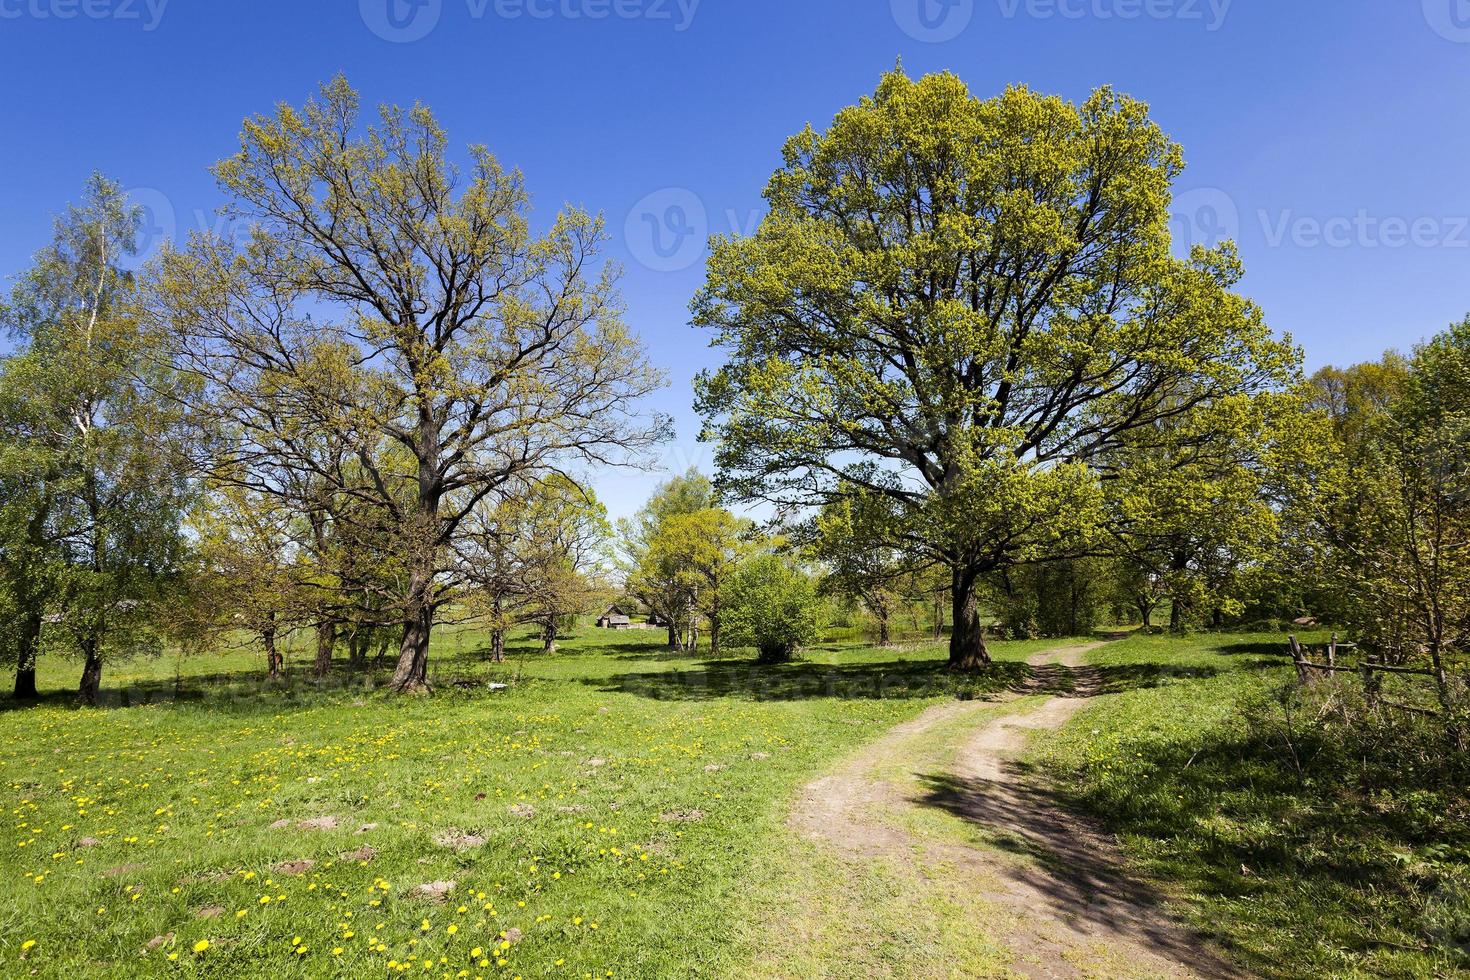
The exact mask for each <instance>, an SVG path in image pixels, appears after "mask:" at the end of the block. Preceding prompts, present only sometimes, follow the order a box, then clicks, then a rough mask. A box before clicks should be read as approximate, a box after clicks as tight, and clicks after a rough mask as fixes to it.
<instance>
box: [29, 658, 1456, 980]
mask: <svg viewBox="0 0 1470 980" xmlns="http://www.w3.org/2000/svg"><path fill="white" fill-rule="evenodd" d="M1051 645H1054V642H1051V643H1049V642H1044V641H1043V642H1033V643H1006V644H997V646H996V653H997V657H998V660H999V663H998V666H997V668H996V670H995V671H994V673H993V674H992V675H991V676H989V677H987V678H985V679H983V680H961V679H959V678H955V677H953V676H951V675H948V674H946V673H944V672H943V671H942V670H940V669H939V668H940V666H941V665H942V661H943V654H942V652H941V650H940V649H939V648H938V647H936V646H933V645H918V646H915V647H912V648H908V649H904V650H902V651H895V650H877V649H873V648H870V647H864V646H862V645H860V644H859V643H857V642H855V641H847V642H840V643H831V644H828V645H826V646H821V647H818V648H816V649H813V650H810V651H807V653H806V658H807V659H806V660H805V661H803V662H801V663H797V664H792V665H789V666H785V667H779V668H769V667H766V668H757V667H756V666H755V665H754V664H752V663H751V662H749V661H748V660H744V659H729V660H722V661H715V662H710V661H708V660H706V659H704V658H703V657H695V656H691V657H678V656H670V655H668V654H666V653H665V652H664V651H663V649H662V635H661V634H659V633H656V632H630V633H616V634H613V633H605V632H597V631H590V630H589V631H584V632H581V633H579V634H578V635H577V636H575V637H574V638H573V639H571V640H569V641H568V642H566V643H564V644H563V646H562V649H561V650H560V651H559V652H557V653H556V654H554V655H550V656H548V655H544V654H541V653H540V652H539V651H538V650H537V649H536V648H537V644H536V643H535V641H534V640H532V639H531V638H530V637H525V638H522V639H520V640H519V641H518V642H516V643H513V644H512V646H511V658H510V660H509V662H507V663H505V664H492V663H489V662H487V660H486V658H485V656H484V653H483V651H482V649H481V647H482V643H481V638H480V637H478V636H476V635H474V634H471V633H454V632H449V631H446V632H444V633H442V634H441V635H440V637H439V639H438V641H437V648H436V651H435V656H436V660H435V662H436V664H437V668H438V676H437V682H438V686H437V689H436V693H434V694H433V695H431V696H425V697H415V698H409V699H401V698H398V697H396V696H393V695H390V694H388V693H386V692H385V691H384V690H383V688H382V680H383V676H384V675H383V674H382V673H381V672H379V673H372V672H369V673H365V674H351V673H347V672H345V671H344V672H342V673H340V674H338V675H335V676H334V677H332V678H330V679H329V680H328V681H326V682H323V683H317V682H313V681H311V680H310V679H309V678H308V676H307V673H306V670H307V664H306V652H305V651H304V650H303V651H301V653H300V654H299V657H300V659H299V660H297V661H296V662H295V663H294V664H293V671H292V674H291V676H290V678H289V679H288V680H287V681H286V682H284V683H282V684H281V685H279V686H276V687H266V686H265V685H263V684H262V683H261V682H260V680H259V679H258V675H259V673H260V666H261V665H260V663H259V662H258V661H259V658H258V657H256V656H254V655H246V654H243V653H241V654H230V655H227V656H218V657H195V658H189V659H173V658H164V659H158V660H150V661H140V662H135V663H132V664H124V665H117V666H114V667H112V668H110V670H109V676H108V679H107V693H106V696H105V698H104V700H105V702H106V706H105V707H102V708H99V709H91V710H84V709H79V708H76V707H74V706H73V705H72V703H71V699H70V695H69V694H68V693H67V692H69V690H70V689H71V687H72V686H73V684H74V673H75V669H74V665H71V664H68V663H65V662H60V661H49V662H46V663H45V664H44V669H43V674H42V686H43V687H44V688H47V689H48V690H50V691H51V692H52V694H51V696H50V697H48V698H47V700H46V701H45V702H44V703H43V704H42V705H40V706H36V707H27V708H17V707H15V706H12V705H11V704H10V703H9V702H8V701H0V746H3V748H0V785H3V786H4V787H5V790H6V793H7V805H6V809H7V810H8V811H9V819H10V827H9V829H10V837H9V839H8V840H5V841H3V845H4V846H3V849H0V855H3V856H0V876H3V877H0V881H3V882H4V885H5V887H6V889H7V895H8V898H7V901H6V902H5V903H3V905H0V975H4V976H12V975H16V976H19V975H36V976H57V977H93V976H95V977H104V976H105V977H115V976H127V975H147V976H169V975H174V974H178V975H186V976H211V977H244V976H273V977H320V976H326V975H334V974H335V975H344V976H389V975H397V974H413V975H429V976H436V977H438V976H451V977H458V976H467V977H474V976H482V977H506V978H511V977H524V978H531V977H584V978H585V977H608V976H612V977H686V976H688V977H701V976H703V977H726V976H748V975H790V974H789V973H785V972H784V971H785V970H786V967H787V966H790V965H792V964H801V963H803V962H805V963H806V964H807V972H808V973H809V974H810V975H814V976H815V975H831V976H838V975H843V974H842V973H841V972H839V971H834V969H833V967H834V964H835V963H849V964H852V965H853V968H854V969H857V970H859V971H860V972H861V971H862V970H864V969H871V970H872V971H874V972H884V971H887V973H889V974H891V975H899V974H898V973H895V972H894V971H896V970H897V971H900V972H901V971H902V970H903V969H907V968H908V967H910V966H912V965H913V964H920V965H922V968H923V969H924V970H925V971H928V972H925V973H924V975H945V973H944V972H943V971H944V969H945V965H944V962H945V961H944V960H943V959H942V958H940V954H941V953H943V954H946V955H948V954H949V953H950V952H951V951H953V950H958V951H959V953H960V954H962V955H961V959H962V960H963V962H964V963H965V964H967V968H969V969H972V970H973V971H974V975H1004V971H1005V969H1006V966H1005V964H1006V963H1007V961H1008V955H1007V951H1006V949H1005V947H1004V938H1005V937H1003V936H994V935H990V934H989V933H988V932H987V930H986V927H985V924H984V923H983V922H977V921H974V918H975V917H974V915H973V914H972V912H969V911H966V910H967V909H968V908H969V907H970V906H969V904H968V900H967V899H966V898H965V896H963V895H961V894H957V893H955V892H954V891H953V887H952V886H953V883H951V882H948V881H947V879H943V878H942V877H941V878H939V879H935V881H937V882H938V884H939V886H940V887H942V888H948V889H950V892H949V898H948V899H946V900H945V901H944V902H939V903H937V904H936V902H935V901H934V894H933V892H932V887H931V885H932V884H933V882H931V883H930V884H925V883H924V881H923V879H922V877H921V878H914V876H913V875H912V874H911V873H909V870H908V869H892V868H884V867H879V866H874V867H873V868H871V869H869V870H868V872H867V873H865V874H864V875H863V876H860V877H858V878H855V879H854V878H851V877H849V878H842V877H840V876H839V875H837V874H836V869H835V867H834V866H833V865H832V864H831V863H830V861H829V860H828V859H827V858H825V857H824V856H823V855H822V854H820V853H819V852H818V851H816V850H815V849H813V848H812V847H810V846H808V845H807V844H805V843H803V842H801V841H795V840H792V839H791V835H790V834H789V832H788V831H787V830H786V828H785V826H784V822H783V821H784V814H785V811H786V807H787V806H788V804H789V802H790V801H791V799H792V797H793V794H794V793H795V791H796V789H797V787H799V786H800V785H802V784H803V783H804V782H806V781H808V780H810V779H811V778H813V776H814V775H816V774H818V773H820V772H822V771H823V770H824V769H825V768H827V767H829V766H830V765H832V764H833V763H834V762H835V760H837V759H838V758H839V757H841V756H842V755H844V754H845V753H847V752H849V751H850V750H852V749H854V748H855V747H857V746H859V745H861V744H863V743H866V742H869V741H871V740H873V739H875V738H877V737H878V736H879V735H880V734H881V733H883V732H885V731H886V730H888V729H889V728H891V727H892V726H893V725H895V724H898V723H900V722H902V721H904V720H907V719H909V718H911V717H913V716H915V715H917V714H918V713H919V712H920V711H922V710H923V709H924V708H926V707H928V706H930V705H932V704H935V703H937V702H939V701H942V700H946V699H952V698H955V697H965V698H971V697H980V696H985V695H987V694H990V693H994V692H997V691H1000V690H1003V689H1005V688H1008V687H1010V686H1011V685H1013V684H1015V683H1016V682H1017V681H1018V680H1019V679H1020V678H1021V677H1022V676H1023V672H1024V670H1025V668H1024V667H1023V666H1022V663H1021V662H1022V661H1023V660H1024V659H1025V657H1026V656H1028V655H1029V654H1030V653H1032V652H1035V651H1036V650H1039V649H1042V648H1045V647H1047V646H1051ZM1092 660H1093V662H1094V663H1096V664H1097V665H1099V666H1100V668H1101V669H1102V671H1103V674H1104V677H1105V681H1106V685H1107V686H1106V690H1107V692H1108V693H1106V694H1105V695H1103V696H1102V697H1100V698H1098V699H1097V701H1096V702H1095V704H1093V705H1092V706H1091V707H1090V708H1088V709H1087V710H1085V711H1084V712H1083V713H1082V714H1081V715H1080V716H1078V718H1077V719H1076V720H1075V721H1074V722H1073V723H1072V724H1071V725H1069V726H1068V727H1067V728H1066V729H1064V730H1063V731H1062V732H1060V733H1054V734H1051V735H1048V736H1045V737H1044V738H1042V739H1040V740H1038V741H1037V742H1036V743H1035V744H1034V745H1033V757H1032V758H1031V760H1030V763H1031V764H1032V765H1034V766H1035V767H1036V772H1037V774H1038V776H1042V777H1045V778H1047V779H1050V780H1052V781H1053V784H1054V785H1055V787H1056V791H1057V793H1058V794H1059V797H1060V799H1062V800H1063V801H1065V802H1066V803H1068V804H1070V805H1072V806H1076V807H1078V808H1081V809H1084V810H1086V811H1088V812H1091V813H1093V814H1095V815H1097V816H1098V817H1099V818H1100V819H1102V820H1103V821H1104V822H1105V823H1106V824H1107V825H1108V827H1109V828H1110V829H1112V830H1113V831H1114V832H1116V833H1117V834H1118V836H1119V838H1120V840H1121V842H1122V843H1123V846H1124V848H1125V850H1126V851H1127V852H1128V854H1129V855H1130V856H1131V857H1132V858H1133V859H1134V860H1135V862H1136V865H1137V867H1138V868H1139V870H1140V872H1142V873H1144V874H1146V875H1148V876H1150V877H1152V878H1154V879H1155V880H1157V881H1160V882H1162V883H1163V884H1164V885H1165V886H1166V889H1167V890H1169V891H1171V892H1172V893H1174V894H1176V895H1177V896H1179V907H1180V908H1181V909H1182V910H1183V911H1184V912H1185V913H1186V914H1188V915H1190V916H1192V917H1193V919H1194V920H1195V922H1196V923H1198V924H1199V925H1200V926H1201V927H1203V928H1204V929H1206V930H1207V931H1208V932H1210V933H1211V934H1213V935H1214V936H1216V937H1218V938H1219V939H1220V941H1221V942H1222V943H1223V944H1224V945H1226V946H1227V947H1228V948H1229V949H1231V950H1232V951H1234V953H1235V954H1236V955H1237V956H1239V957H1240V958H1241V960H1242V961H1243V962H1244V963H1245V964H1246V965H1247V966H1248V967H1249V968H1250V969H1251V970H1253V971H1254V972H1256V973H1259V974H1261V975H1263V976H1268V977H1283V978H1284V977H1301V976H1322V977H1328V976H1361V977H1368V976H1403V977H1432V976H1457V975H1460V973H1459V972H1457V971H1464V970H1465V968H1466V966H1467V960H1466V959H1465V958H1464V957H1460V956H1458V954H1457V953H1455V952H1454V949H1455V936H1456V935H1458V933H1456V932H1455V930H1456V929H1458V928H1459V927H1460V926H1459V925H1458V924H1457V923H1458V922H1459V920H1457V919H1456V918H1455V916H1456V915H1457V914H1459V913H1457V912H1456V909H1455V907H1454V906H1453V904H1452V901H1451V900H1452V899H1453V898H1454V896H1455V895H1456V894H1458V893H1452V892H1450V891H1447V890H1446V888H1445V886H1444V884H1443V883H1444V882H1445V881H1449V880H1452V879H1453V875H1454V874H1457V873H1459V872H1460V871H1464V870H1466V869H1467V868H1470V829H1467V827H1470V823H1467V820H1466V813H1465V811H1464V800H1463V794H1461V795H1460V797H1459V798H1457V799H1451V798H1448V797H1446V796H1443V795H1439V796H1436V795H1434V794H1430V793H1426V792H1425V791H1424V790H1422V789H1413V788H1412V787H1407V788H1405V789H1404V790H1403V792H1401V793H1379V794H1377V795H1375V796H1373V797H1372V798H1365V797H1364V796H1363V795H1362V794H1361V793H1359V792H1357V791H1356V790H1355V788H1354V785H1353V780H1352V778H1351V774H1350V773H1349V774H1344V775H1342V777H1341V778H1337V777H1330V776H1329V775H1326V774H1324V773H1314V774H1313V775H1311V777H1310V778H1309V779H1308V780H1307V782H1306V783H1305V784H1302V783H1300V782H1299V781H1298V780H1297V778H1296V777H1295V775H1294V774H1293V772H1292V770H1291V768H1290V767H1289V766H1288V765H1286V763H1285V761H1284V759H1283V757H1282V755H1281V746H1280V745H1279V744H1278V743H1277V742H1276V741H1275V740H1274V736H1273V733H1272V729H1271V727H1270V724H1269V723H1268V722H1267V721H1263V720H1262V719H1268V720H1269V717H1270V715H1269V709H1268V708H1267V707H1265V706H1266V705H1269V704H1270V702H1271V696H1272V693H1273V692H1274V691H1275V690H1276V689H1277V688H1279V687H1280V686H1281V685H1282V684H1283V683H1284V682H1285V680H1286V679H1287V675H1288V671H1289V665H1288V664H1287V663H1286V662H1285V660H1284V658H1283V655H1282V638H1281V637H1280V636H1278V635H1268V636H1261V635H1256V636H1234V637H1232V636H1214V635H1210V636H1202V637H1196V638H1192V639H1189V640H1177V639H1170V638H1163V637H1142V636H1139V637H1134V638H1132V639H1129V640H1125V641H1123V642H1120V643H1115V644H1112V645H1110V646H1108V647H1105V648H1103V649H1101V650H1099V651H1097V652H1095V653H1094V654H1093V655H1092ZM492 682H493V683H497V684H505V685H507V687H505V688H504V689H492V688H491V687H489V686H488V685H489V684H490V683H492ZM988 710H989V709H987V711H988ZM997 710H998V709H997ZM984 716H985V715H984V713H982V714H981V715H977V716H976V717H977V718H978V717H984ZM943 734H944V733H943V732H940V733H939V735H943ZM958 737H959V736H958V735H956V738H958ZM943 740H944V739H942V738H941V739H940V741H943ZM944 749H945V746H944V745H940V744H938V742H936V743H935V744H934V745H933V746H932V750H933V753H934V755H935V758H936V759H938V758H940V757H941V756H942V754H943V750H944ZM1333 771H1334V770H1327V773H1331V772H1333ZM925 819H927V820H931V821H933V822H934V824H935V828H937V830H938V831H940V832H943V833H948V834H953V835H966V836H967V839H973V840H978V841H981V842H982V844H983V836H982V837H974V835H972V834H970V833H969V832H968V831H966V830H965V828H962V827H957V826H956V827H951V826H950V824H951V823H953V820H954V818H952V817H948V816H945V815H943V814H939V813H938V812H937V811H936V813H935V814H934V815H933V816H932V817H926V818H925ZM946 821H947V822H948V823H946ZM450 882H452V883H453V887H452V889H448V890H446V887H447V884H448V883H450ZM441 893H442V894H441ZM797 901H806V902H808V903H811V904H812V909H815V910H817V911H816V912H815V913H813V912H812V909H808V910H806V911H807V912H808V913H809V914H806V915H804V916H803V917H802V918H803V919H804V920H805V921H808V922H820V921H827V920H829V919H830V923H829V925H826V926H822V927H821V928H820V929H818V930H816V931H814V932H812V933H811V935H810V936H809V937H808V938H807V939H801V938H800V937H796V938H797V939H799V940H800V942H802V943H808V945H809V946H810V948H809V949H796V948H795V947H794V946H793V941H794V940H793V937H792V936H789V935H780V936H778V937H777V936H773V933H772V932H771V931H769V930H772V929H780V928H781V926H780V924H781V922H782V920H783V917H782V915H781V914H780V912H779V909H776V911H775V912H774V913H773V911H772V909H773V907H774V905H773V903H782V902H785V903H791V902H797ZM824 909H826V910H828V911H830V916H829V915H827V913H826V912H824V911H823V910H824ZM936 930H937V932H936ZM939 933H944V934H945V935H942V936H941V935H939ZM808 940H809V942H808ZM771 946H776V947H780V949H779V952H780V956H779V957H776V958H773V957H772V956H770V955H767V954H768V953H770V952H771V950H770V949H768V948H767V947H771ZM895 957H896V958H895ZM955 962H958V961H955V960H951V961H950V963H951V966H953V965H954V963H955ZM772 963H779V964H785V966H781V967H780V968H779V969H776V970H773V969H772ZM931 968H932V970H931ZM935 971H938V972H935Z"/></svg>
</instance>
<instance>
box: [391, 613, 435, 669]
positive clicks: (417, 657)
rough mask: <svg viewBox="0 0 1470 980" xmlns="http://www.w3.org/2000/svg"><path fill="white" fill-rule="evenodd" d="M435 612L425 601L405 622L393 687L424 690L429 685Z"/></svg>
mask: <svg viewBox="0 0 1470 980" xmlns="http://www.w3.org/2000/svg"><path fill="white" fill-rule="evenodd" d="M432 629H433V613H432V611H431V610H430V608H429V605H428V603H427V602H425V603H424V604H423V605H422V606H421V607H420V608H419V609H417V610H415V611H414V613H413V616H412V617H411V618H410V619H409V620H408V621H407V622H405V623H404V624H403V645H402V646H401V647H400V648H399V651H398V668H397V669H396V670H394V671H393V682H392V683H393V687H394V689H396V690H399V691H422V690H425V689H427V688H428V686H429V633H430V631H431V630H432Z"/></svg>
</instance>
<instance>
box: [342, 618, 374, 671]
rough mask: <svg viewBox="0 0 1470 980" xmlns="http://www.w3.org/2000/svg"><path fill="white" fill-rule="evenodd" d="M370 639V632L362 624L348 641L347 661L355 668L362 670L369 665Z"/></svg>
mask: <svg viewBox="0 0 1470 980" xmlns="http://www.w3.org/2000/svg"><path fill="white" fill-rule="evenodd" d="M368 640H369V636H368V632H367V630H365V629H363V628H362V627H361V626H359V627H358V628H357V629H355V630H353V631H352V636H351V638H350V639H348V641H347V662H348V664H350V665H351V666H352V669H353V670H361V669H362V668H363V667H365V666H366V665H367V650H368Z"/></svg>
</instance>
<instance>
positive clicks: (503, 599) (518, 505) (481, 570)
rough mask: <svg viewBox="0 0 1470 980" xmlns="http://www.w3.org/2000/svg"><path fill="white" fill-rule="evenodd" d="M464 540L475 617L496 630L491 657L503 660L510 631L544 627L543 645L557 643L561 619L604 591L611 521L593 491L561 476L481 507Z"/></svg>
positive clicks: (553, 646)
mask: <svg viewBox="0 0 1470 980" xmlns="http://www.w3.org/2000/svg"><path fill="white" fill-rule="evenodd" d="M467 529H468V533H467V534H466V536H465V540H464V541H463V543H462V544H461V545H460V556H461V561H462V563H463V565H464V572H463V578H464V579H465V581H466V582H468V583H469V596H468V599H469V602H470V603H471V605H472V607H473V610H474V616H475V618H476V619H478V620H479V621H481V622H483V623H484V624H485V625H486V628H488V629H489V631H490V643H491V655H492V658H493V659H494V660H496V661H497V662H499V661H501V660H504V659H505V631H506V630H507V629H508V628H510V627H511V626H514V625H517V624H522V623H535V624H537V625H539V626H540V628H541V636H542V644H543V649H544V650H545V651H546V652H548V653H550V652H552V651H553V650H555V649H556V639H557V636H558V633H559V630H560V624H561V622H562V620H563V619H564V618H565V617H567V616H570V615H575V614H577V613H580V612H583V611H585V610H586V608H587V605H588V603H589V602H590V601H591V600H592V599H593V598H594V597H595V596H596V595H598V594H599V593H600V591H601V590H600V589H599V587H598V585H597V582H596V578H597V577H598V573H599V570H600V569H602V568H603V567H604V566H605V564H606V559H607V555H608V543H609V540H610V539H611V536H612V526H611V525H610V524H609V523H608V520H607V508H606V507H604V506H603V505H602V503H601V501H599V500H598V499H597V497H596V495H595V494H593V493H592V491H591V490H589V489H587V488H586V487H583V486H581V485H580V484H578V483H577V482H576V481H574V480H571V479H569V478H567V477H565V476H561V475H559V474H553V475H551V476H548V477H546V478H545V479H542V480H536V481H533V482H531V483H530V484H528V485H527V486H525V487H524V488H523V489H521V490H518V491H517V492H515V493H511V494H508V495H507V496H506V497H505V499H503V500H501V501H500V503H499V504H498V505H497V506H495V507H482V508H481V510H480V512H478V513H477V514H475V515H473V516H472V517H471V519H470V520H469V521H468V522H467Z"/></svg>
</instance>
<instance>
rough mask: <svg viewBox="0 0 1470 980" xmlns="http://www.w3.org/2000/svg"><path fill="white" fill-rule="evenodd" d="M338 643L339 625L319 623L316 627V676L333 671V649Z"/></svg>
mask: <svg viewBox="0 0 1470 980" xmlns="http://www.w3.org/2000/svg"><path fill="white" fill-rule="evenodd" d="M336 645H337V625H336V624H335V623H318V624H317V628H316V676H318V677H326V676H327V675H328V674H330V673H331V672H332V649H333V647H335V646H336Z"/></svg>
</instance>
